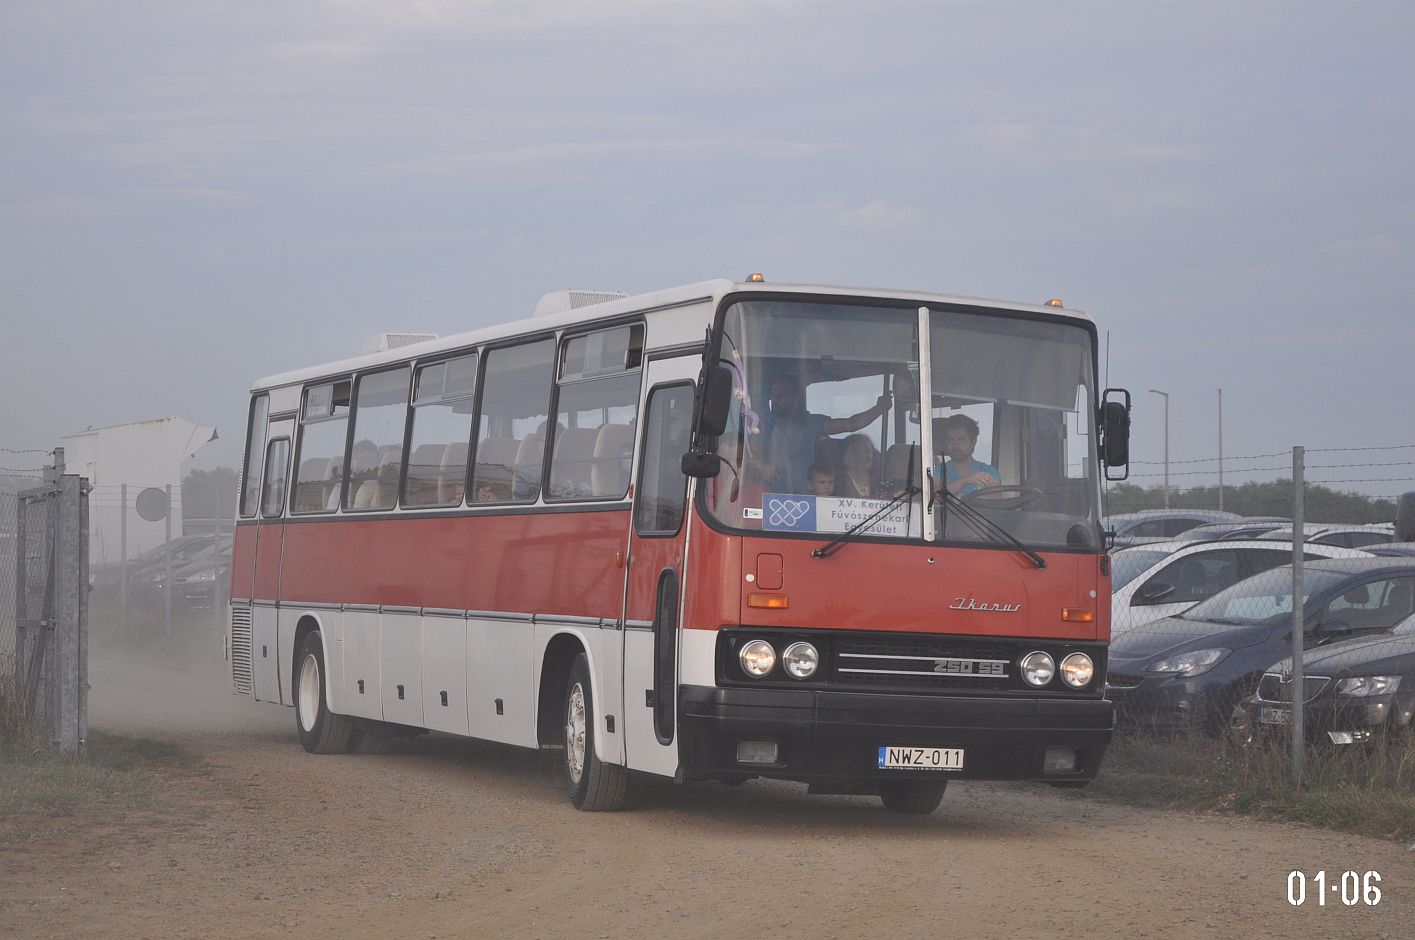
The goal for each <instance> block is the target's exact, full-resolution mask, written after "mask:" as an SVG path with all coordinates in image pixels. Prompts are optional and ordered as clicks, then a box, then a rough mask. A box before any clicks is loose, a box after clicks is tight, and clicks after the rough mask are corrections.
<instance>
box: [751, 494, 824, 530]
mask: <svg viewBox="0 0 1415 940" xmlns="http://www.w3.org/2000/svg"><path fill="white" fill-rule="evenodd" d="M762 528H763V529H776V530H781V531H800V532H814V531H816V498H815V497H814V496H793V495H791V494H788V493H767V494H766V495H765V496H763V497H762Z"/></svg>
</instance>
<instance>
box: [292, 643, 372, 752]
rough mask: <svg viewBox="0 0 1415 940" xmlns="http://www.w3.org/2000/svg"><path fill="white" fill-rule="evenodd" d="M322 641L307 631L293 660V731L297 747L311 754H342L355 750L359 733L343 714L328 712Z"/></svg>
mask: <svg viewBox="0 0 1415 940" xmlns="http://www.w3.org/2000/svg"><path fill="white" fill-rule="evenodd" d="M328 677H329V671H328V670H327V669H326V668H325V664H324V640H323V639H322V638H321V637H320V635H319V631H318V630H311V631H310V632H309V633H306V634H305V637H304V639H303V640H301V641H300V651H299V654H298V655H296V657H295V690H294V691H295V730H296V731H297V732H298V733H299V735H300V744H302V745H304V748H305V750H306V751H309V752H310V753H311V754H343V753H346V752H348V751H352V750H354V749H355V748H356V747H358V743H359V733H358V731H357V730H356V729H355V728H354V721H353V719H352V718H350V717H349V716H347V715H336V714H334V713H333V712H331V711H330V710H329V704H328V702H329V694H328V690H327V689H326V687H325V684H326V683H327V682H328V681H329V680H328Z"/></svg>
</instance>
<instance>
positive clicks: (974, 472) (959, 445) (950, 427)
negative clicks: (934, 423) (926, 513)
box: [934, 414, 1002, 496]
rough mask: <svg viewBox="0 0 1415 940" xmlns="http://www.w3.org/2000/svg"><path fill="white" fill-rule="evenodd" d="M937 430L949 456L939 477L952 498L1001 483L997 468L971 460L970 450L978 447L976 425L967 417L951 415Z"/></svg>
mask: <svg viewBox="0 0 1415 940" xmlns="http://www.w3.org/2000/svg"><path fill="white" fill-rule="evenodd" d="M939 429H940V430H941V431H942V435H941V436H942V439H943V453H944V455H945V456H947V457H948V460H947V461H946V462H945V463H944V465H943V477H942V478H943V480H944V484H945V485H946V486H947V487H948V492H950V493H952V494H953V495H954V496H966V495H967V494H968V493H972V492H974V491H975V490H980V489H982V488H983V487H985V486H997V485H998V484H999V483H1001V482H1002V474H1001V473H999V472H998V469H997V468H996V467H994V466H993V465H992V464H990V463H984V462H983V461H981V460H975V459H974V458H973V448H974V447H977V446H978V422H976V421H974V420H973V419H972V418H970V417H968V416H967V415H963V414H958V415H950V416H949V417H948V418H946V419H945V420H943V421H942V422H940V423H939ZM934 479H935V480H937V479H939V468H938V467H937V466H935V467H934ZM939 495H942V492H940V494H939Z"/></svg>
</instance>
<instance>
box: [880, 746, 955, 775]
mask: <svg viewBox="0 0 1415 940" xmlns="http://www.w3.org/2000/svg"><path fill="white" fill-rule="evenodd" d="M879 769H880V770H962V769H963V749H962V748H961V747H889V746H884V747H881V748H880V749H879Z"/></svg>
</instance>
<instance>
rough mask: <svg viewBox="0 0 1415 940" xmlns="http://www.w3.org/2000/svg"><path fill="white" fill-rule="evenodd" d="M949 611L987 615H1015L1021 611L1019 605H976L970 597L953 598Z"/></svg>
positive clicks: (975, 601)
mask: <svg viewBox="0 0 1415 940" xmlns="http://www.w3.org/2000/svg"><path fill="white" fill-rule="evenodd" d="M948 609H949V610H983V611H987V612H989V613H998V614H1015V613H1016V612H1017V611H1019V610H1021V609H1022V605H1021V604H1000V603H991V604H989V603H987V602H986V601H984V602H983V603H981V604H980V603H978V602H977V600H975V599H974V598H972V597H961V596H960V597H955V598H954V599H953V603H952V604H949V605H948Z"/></svg>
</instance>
